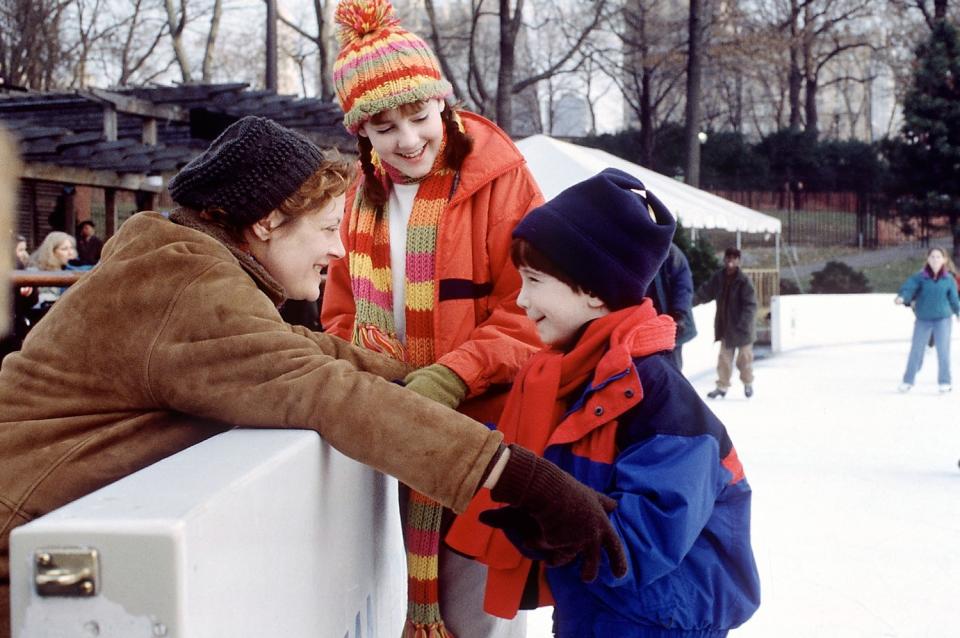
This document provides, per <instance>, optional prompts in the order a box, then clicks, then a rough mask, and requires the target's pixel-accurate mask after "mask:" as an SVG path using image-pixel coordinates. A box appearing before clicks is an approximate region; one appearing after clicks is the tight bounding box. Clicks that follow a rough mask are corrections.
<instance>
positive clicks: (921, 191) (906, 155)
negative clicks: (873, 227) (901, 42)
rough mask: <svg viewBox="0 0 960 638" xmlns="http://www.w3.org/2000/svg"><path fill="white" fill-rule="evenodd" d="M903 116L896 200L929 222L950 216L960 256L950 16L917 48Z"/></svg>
mask: <svg viewBox="0 0 960 638" xmlns="http://www.w3.org/2000/svg"><path fill="white" fill-rule="evenodd" d="M903 117H904V123H903V129H902V131H901V139H900V140H898V141H897V142H896V143H893V144H891V145H889V146H888V147H887V155H888V158H889V161H890V170H891V180H892V193H891V194H892V195H893V198H894V204H895V206H896V208H897V210H898V211H899V212H900V213H902V214H908V215H915V216H918V217H923V218H926V219H927V220H928V221H930V219H931V218H936V217H941V216H944V215H946V216H948V218H949V223H950V229H951V232H952V234H953V253H954V258H955V259H956V258H960V37H958V32H957V28H956V27H955V26H954V25H953V24H951V23H950V22H949V21H947V20H946V19H941V20H938V21H937V22H936V23H935V24H934V25H933V29H932V31H931V34H930V37H929V38H928V39H927V40H926V41H925V42H924V43H922V44H921V45H920V46H919V47H918V48H917V60H916V64H915V69H914V75H913V81H912V84H911V86H910V89H909V91H908V93H907V95H906V98H905V99H904V103H903Z"/></svg>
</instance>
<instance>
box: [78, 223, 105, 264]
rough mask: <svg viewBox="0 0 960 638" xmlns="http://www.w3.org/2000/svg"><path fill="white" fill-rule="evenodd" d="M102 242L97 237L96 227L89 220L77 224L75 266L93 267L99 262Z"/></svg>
mask: <svg viewBox="0 0 960 638" xmlns="http://www.w3.org/2000/svg"><path fill="white" fill-rule="evenodd" d="M102 250H103V240H102V239H100V238H99V237H97V227H96V226H95V225H94V223H93V222H92V221H90V220H89V219H87V220H84V221H82V222H80V223H79V224H77V264H78V265H80V266H93V265H95V264H96V263H97V262H98V261H100V252H101V251H102Z"/></svg>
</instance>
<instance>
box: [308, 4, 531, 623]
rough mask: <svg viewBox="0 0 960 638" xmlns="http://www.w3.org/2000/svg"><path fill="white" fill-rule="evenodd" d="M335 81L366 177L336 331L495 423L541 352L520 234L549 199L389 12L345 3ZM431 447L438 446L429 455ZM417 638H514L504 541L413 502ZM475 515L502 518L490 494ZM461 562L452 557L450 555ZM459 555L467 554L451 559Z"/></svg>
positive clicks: (330, 300) (336, 287) (328, 301)
mask: <svg viewBox="0 0 960 638" xmlns="http://www.w3.org/2000/svg"><path fill="white" fill-rule="evenodd" d="M336 22H337V25H338V27H339V32H338V36H339V40H340V46H341V48H340V53H339V55H338V56H337V59H336V61H335V62H334V66H333V82H334V86H335V88H336V92H337V97H338V99H339V101H340V105H341V107H342V108H343V112H344V118H343V123H344V126H346V128H347V129H348V130H349V131H350V132H351V133H353V134H355V135H356V136H357V146H358V149H359V154H360V165H361V168H362V171H361V174H360V175H359V177H358V179H357V181H356V183H355V184H354V186H353V188H352V189H351V191H350V192H351V193H353V195H352V196H351V197H349V198H348V201H347V205H346V215H345V218H344V224H343V228H344V230H343V239H344V245H345V246H346V250H347V256H346V257H345V258H344V259H341V260H339V261H337V262H335V263H333V264H331V266H330V272H329V277H328V280H327V284H326V290H325V292H324V300H323V311H322V315H321V323H322V325H323V326H324V328H325V329H326V330H327V331H328V332H332V333H333V334H336V335H338V336H341V337H343V338H345V339H349V340H352V341H353V342H354V343H356V344H358V345H362V346H364V347H367V348H370V349H372V350H376V351H378V352H382V353H386V354H388V355H390V356H393V357H396V358H397V359H401V360H403V361H406V362H408V363H410V364H412V365H414V366H416V367H417V368H418V369H417V370H416V371H414V372H412V373H411V374H410V375H409V376H408V377H407V378H406V379H405V382H406V386H407V387H408V388H410V389H412V390H414V391H416V392H419V393H420V394H423V395H425V396H428V397H430V398H433V399H435V400H437V401H439V402H441V403H444V404H445V405H447V406H449V407H453V408H457V409H458V410H459V411H461V412H463V413H465V414H468V415H470V416H472V417H474V418H476V419H478V420H480V421H483V422H487V423H495V422H496V421H497V419H498V417H499V415H500V411H501V410H502V408H503V401H504V399H505V393H503V392H501V391H499V390H501V389H502V388H505V387H506V386H507V385H508V384H510V383H511V382H512V381H513V378H514V376H515V375H516V374H517V372H518V370H519V369H520V367H521V366H522V365H523V364H524V362H525V361H526V360H527V358H528V357H529V356H530V355H531V354H533V352H535V351H536V350H537V348H538V347H539V346H540V342H539V339H538V337H537V335H536V331H535V329H534V326H533V324H532V323H530V322H529V320H527V318H526V317H525V316H524V313H523V312H522V311H521V310H520V309H519V308H518V307H517V304H516V299H517V294H518V292H519V289H520V278H519V275H518V274H517V271H516V269H515V268H514V266H513V265H512V263H511V260H510V254H509V250H510V241H511V239H510V234H511V232H512V230H513V228H514V226H516V224H517V222H518V221H519V220H520V219H521V218H522V217H523V216H524V215H525V214H526V213H527V212H528V211H529V210H531V209H532V208H534V207H536V206H538V205H540V204H541V203H542V202H543V197H542V195H541V194H540V190H539V188H538V187H537V185H536V183H535V181H534V179H533V177H532V175H531V174H530V172H529V170H528V169H527V166H526V163H525V161H524V159H523V156H522V155H521V154H520V152H519V151H518V150H517V148H516V147H515V146H514V144H513V142H512V141H511V140H510V138H509V137H508V136H507V135H506V133H504V132H503V131H502V130H501V129H499V128H498V127H497V126H496V125H495V124H493V123H492V122H490V121H488V120H486V119H484V118H483V117H481V116H479V115H476V114H473V113H470V112H467V111H464V110H462V109H460V108H458V107H457V106H456V105H455V104H454V103H453V102H452V100H451V97H452V87H451V84H450V82H448V81H447V80H446V79H445V78H444V77H443V74H442V73H441V70H440V64H439V62H438V61H437V57H436V56H435V55H434V53H433V51H432V50H431V49H430V47H429V46H428V45H427V43H426V42H424V40H423V39H422V38H420V37H419V36H417V35H416V34H414V33H412V32H410V31H408V30H406V29H405V28H403V26H402V25H401V24H400V22H399V20H398V19H397V17H396V15H395V13H394V9H393V7H392V6H391V5H390V3H389V2H387V0H342V1H341V2H340V4H339V5H338V7H337V11H336ZM425 444H426V442H425ZM401 499H402V501H404V502H403V503H402V505H403V507H402V510H403V511H404V518H405V520H404V527H405V538H406V543H407V561H408V567H409V570H408V571H409V590H408V597H409V605H408V618H407V633H405V635H409V636H429V637H431V638H432V637H433V636H451V635H454V634H455V635H456V636H457V637H458V638H472V637H478V638H507V637H510V638H513V637H515V636H523V635H524V632H525V623H524V620H523V618H522V616H521V617H520V618H519V619H516V620H513V621H507V620H504V619H498V618H496V617H494V616H492V615H489V614H487V613H485V612H484V609H483V602H484V601H483V598H484V595H483V594H484V582H485V578H486V568H485V567H484V565H482V564H480V563H479V562H476V561H474V560H470V559H468V558H465V557H464V556H479V555H482V554H484V551H485V546H486V544H487V542H488V540H489V535H490V533H491V532H492V530H491V529H490V528H485V529H481V530H479V531H478V530H477V529H476V528H475V527H470V526H467V525H466V524H465V523H464V524H463V526H462V527H463V529H461V526H458V524H457V522H456V521H454V522H453V523H452V529H451V521H452V520H453V516H452V514H451V513H450V512H449V511H447V512H444V511H443V509H442V508H441V507H440V505H438V504H437V503H435V502H432V501H430V500H429V499H426V498H423V497H422V496H421V495H419V494H416V493H405V490H402V491H401ZM474 501H475V503H476V507H478V508H486V507H489V506H491V501H490V500H489V496H488V494H487V491H486V490H484V491H483V492H482V493H481V494H480V495H479V496H478V497H477V498H476V499H474ZM451 548H452V549H451ZM453 550H456V551H453Z"/></svg>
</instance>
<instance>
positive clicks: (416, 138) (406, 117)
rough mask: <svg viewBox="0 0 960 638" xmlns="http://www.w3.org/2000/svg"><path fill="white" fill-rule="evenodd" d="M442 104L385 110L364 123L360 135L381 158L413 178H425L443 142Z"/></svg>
mask: <svg viewBox="0 0 960 638" xmlns="http://www.w3.org/2000/svg"><path fill="white" fill-rule="evenodd" d="M444 108H445V103H444V101H443V100H440V99H432V100H426V101H424V102H416V103H414V104H406V105H404V106H401V107H398V108H395V109H387V110H386V111H381V112H380V113H377V114H376V115H374V116H373V117H372V118H370V119H369V120H367V121H366V122H364V124H363V126H362V127H361V128H360V133H359V134H360V135H363V136H364V137H366V138H368V139H369V140H370V144H371V145H372V146H373V149H374V150H375V151H376V152H377V155H379V156H380V159H381V160H383V161H384V162H386V163H387V164H389V165H390V166H393V167H394V168H396V169H397V170H398V171H400V172H401V173H403V174H404V175H406V176H407V177H411V178H414V179H419V178H421V177H425V176H426V175H427V174H428V173H430V169H431V168H433V162H434V160H435V159H436V158H437V153H439V152H440V146H441V144H442V143H443V119H442V118H441V117H440V113H441V112H442V111H443V109H444Z"/></svg>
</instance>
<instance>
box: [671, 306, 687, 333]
mask: <svg viewBox="0 0 960 638" xmlns="http://www.w3.org/2000/svg"><path fill="white" fill-rule="evenodd" d="M667 314H669V315H670V316H671V317H673V322H674V323H675V324H677V335H678V336H679V335H681V334H683V331H684V330H685V329H686V324H687V315H686V313H685V312H684V311H682V310H671V311H670V312H669V313H667Z"/></svg>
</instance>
